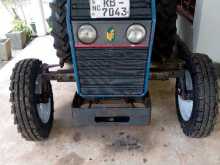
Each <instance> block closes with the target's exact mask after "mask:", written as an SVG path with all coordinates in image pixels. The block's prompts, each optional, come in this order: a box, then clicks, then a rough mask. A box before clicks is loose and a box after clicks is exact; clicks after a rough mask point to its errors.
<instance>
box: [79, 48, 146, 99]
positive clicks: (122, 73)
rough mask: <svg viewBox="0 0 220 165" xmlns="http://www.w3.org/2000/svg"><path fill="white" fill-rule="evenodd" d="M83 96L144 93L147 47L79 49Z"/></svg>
mask: <svg viewBox="0 0 220 165" xmlns="http://www.w3.org/2000/svg"><path fill="white" fill-rule="evenodd" d="M76 57H77V65H78V76H79V82H80V90H81V91H80V93H81V94H82V95H105V96H106V95H111V96H112V95H120V96H121V95H123V96H133V95H141V94H143V92H144V91H143V90H144V80H145V66H146V62H147V49H146V48H144V49H133V48H132V49H115V48H114V49H91V48H90V49H89V48H86V49H85V48H83V49H82V48H81V49H80V48H77V49H76Z"/></svg>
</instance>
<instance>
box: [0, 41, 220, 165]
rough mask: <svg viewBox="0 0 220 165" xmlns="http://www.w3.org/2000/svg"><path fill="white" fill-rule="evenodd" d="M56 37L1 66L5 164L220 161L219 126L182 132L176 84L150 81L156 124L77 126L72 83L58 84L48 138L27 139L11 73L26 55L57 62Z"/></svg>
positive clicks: (0, 153) (205, 164) (187, 164)
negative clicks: (15, 113) (199, 134)
mask: <svg viewBox="0 0 220 165" xmlns="http://www.w3.org/2000/svg"><path fill="white" fill-rule="evenodd" d="M52 42H53V40H52V38H51V37H43V38H37V39H35V40H34V41H33V42H32V43H31V44H30V45H29V46H28V47H27V48H26V49H25V50H23V51H21V52H17V53H16V56H15V58H14V59H13V60H12V61H10V62H9V63H8V64H6V65H5V66H4V67H3V68H2V69H1V70H0V106H1V115H0V116H1V118H0V164H2V165H6V164H11V165H30V164H34V165H39V164H40V165H145V164H149V165H172V164H173V165H219V164H220V124H219V122H218V124H217V127H216V129H215V132H214V133H213V134H212V135H211V136H210V137H208V138H206V139H199V140H198V139H190V138H187V137H185V136H184V135H183V133H182V131H181V129H180V126H179V123H178V121H177V117H176V110H175V101H174V83H173V82H172V81H171V82H170V81H165V82H151V95H152V101H153V103H152V104H153V114H152V123H151V125H150V126H141V127H82V128H75V127H73V125H72V118H71V111H70V107H71V101H72V98H73V94H74V91H75V90H74V89H75V86H74V84H73V83H56V82H55V83H53V90H54V95H55V121H54V127H53V129H52V133H51V136H50V138H49V139H48V140H47V141H44V142H39V143H32V142H26V141H24V140H23V139H22V138H21V137H20V135H19V134H17V131H16V128H15V126H14V124H13V120H12V119H13V117H12V115H11V114H10V104H9V90H8V86H9V77H10V74H11V70H12V67H13V66H14V64H15V63H16V62H17V61H18V60H20V59H22V58H31V57H35V58H40V59H42V60H43V61H44V62H49V63H51V64H52V63H57V62H58V60H57V58H56V57H55V51H54V49H53V47H52Z"/></svg>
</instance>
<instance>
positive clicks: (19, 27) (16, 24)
mask: <svg viewBox="0 0 220 165" xmlns="http://www.w3.org/2000/svg"><path fill="white" fill-rule="evenodd" d="M12 30H13V31H17V32H24V33H25V34H26V36H27V41H29V40H31V37H32V30H31V28H29V27H28V26H27V24H26V23H25V22H24V21H22V20H18V19H15V20H14V21H13V29H12Z"/></svg>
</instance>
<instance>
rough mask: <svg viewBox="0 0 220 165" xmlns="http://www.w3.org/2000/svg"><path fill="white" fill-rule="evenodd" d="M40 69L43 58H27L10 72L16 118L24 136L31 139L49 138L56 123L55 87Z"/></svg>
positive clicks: (15, 120)
mask: <svg viewBox="0 0 220 165" xmlns="http://www.w3.org/2000/svg"><path fill="white" fill-rule="evenodd" d="M41 73H42V62H41V61H39V60H37V59H26V60H22V61H20V62H18V63H17V64H16V66H15V68H14V69H13V73H12V76H11V85H10V90H11V98H10V100H11V103H12V113H13V115H14V122H15V124H16V125H17V128H18V131H19V132H20V133H21V135H22V137H23V138H25V139H26V140H30V141H41V140H44V139H46V138H47V137H48V136H49V133H50V130H51V128H52V124H53V113H54V108H53V93H52V88H51V84H50V82H49V81H47V80H44V79H42V77H41Z"/></svg>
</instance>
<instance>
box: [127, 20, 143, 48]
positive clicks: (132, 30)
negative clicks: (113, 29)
mask: <svg viewBox="0 0 220 165" xmlns="http://www.w3.org/2000/svg"><path fill="white" fill-rule="evenodd" d="M146 33H147V32H146V30H145V28H144V26H142V25H139V24H134V25H131V26H130V27H129V28H128V30H127V39H128V41H129V42H131V43H133V44H139V43H141V42H142V41H143V40H144V39H145V36H146Z"/></svg>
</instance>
